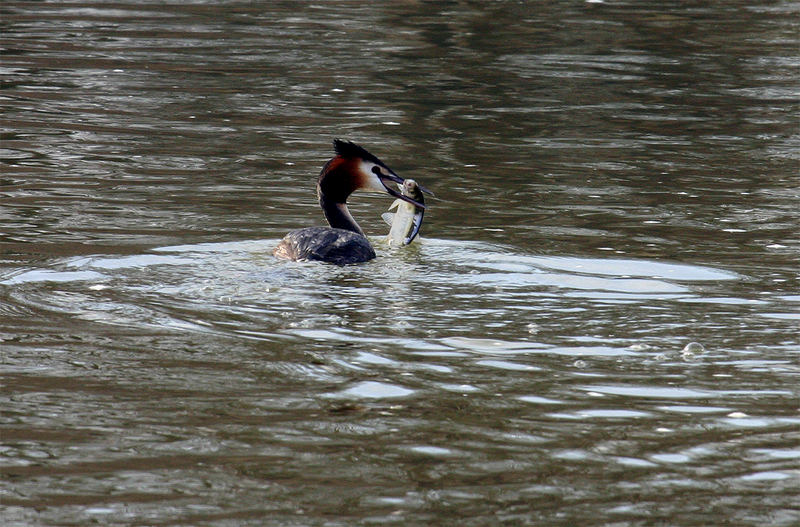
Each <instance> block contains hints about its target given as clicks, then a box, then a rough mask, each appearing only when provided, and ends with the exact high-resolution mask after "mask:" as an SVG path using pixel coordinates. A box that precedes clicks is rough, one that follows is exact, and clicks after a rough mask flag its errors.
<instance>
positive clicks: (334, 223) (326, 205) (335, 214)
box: [319, 194, 364, 236]
mask: <svg viewBox="0 0 800 527" xmlns="http://www.w3.org/2000/svg"><path fill="white" fill-rule="evenodd" d="M319 206H320V207H322V212H323V213H325V219H326V220H328V225H330V226H331V227H333V228H334V229H344V230H346V231H352V232H355V233H358V234H360V235H362V236H364V231H362V230H361V227H359V226H358V223H356V220H355V219H353V216H352V215H351V214H350V211H349V210H347V204H346V203H342V202H339V201H333V200H329V199H327V198H326V196H325V195H324V194H320V196H319Z"/></svg>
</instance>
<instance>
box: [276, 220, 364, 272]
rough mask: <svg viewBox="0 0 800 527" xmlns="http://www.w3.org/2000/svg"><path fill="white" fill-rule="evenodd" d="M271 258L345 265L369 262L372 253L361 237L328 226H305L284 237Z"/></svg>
mask: <svg viewBox="0 0 800 527" xmlns="http://www.w3.org/2000/svg"><path fill="white" fill-rule="evenodd" d="M275 256H278V257H279V258H286V259H288V260H313V261H319V262H328V263H332V264H336V265H346V264H351V263H359V262H366V261H368V260H372V259H373V258H375V251H374V250H373V249H372V246H371V245H370V244H369V240H367V239H366V238H365V237H364V236H363V235H361V234H358V233H355V232H351V231H346V230H344V229H332V228H330V227H307V228H305V229H298V230H296V231H292V232H290V233H289V234H287V235H286V237H285V238H284V239H283V241H282V242H281V244H280V245H279V246H278V247H277V248H276V249H275Z"/></svg>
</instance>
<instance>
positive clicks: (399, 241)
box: [381, 179, 425, 247]
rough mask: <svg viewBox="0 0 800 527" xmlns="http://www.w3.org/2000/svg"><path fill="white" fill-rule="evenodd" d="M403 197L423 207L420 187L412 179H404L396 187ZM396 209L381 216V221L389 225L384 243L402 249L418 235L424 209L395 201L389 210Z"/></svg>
mask: <svg viewBox="0 0 800 527" xmlns="http://www.w3.org/2000/svg"><path fill="white" fill-rule="evenodd" d="M398 187H399V188H400V193H401V194H402V195H403V196H406V197H408V198H411V199H413V200H414V201H416V202H417V203H419V204H421V205H425V198H424V197H423V196H422V191H423V189H422V187H420V186H419V185H417V182H416V181H414V180H413V179H406V180H405V181H404V182H403V184H402V185H398ZM395 208H396V209H397V212H395V213H392V212H384V213H383V214H381V217H382V218H383V221H385V222H386V223H388V224H389V225H391V229H389V234H388V235H387V236H386V241H387V242H388V243H389V247H402V246H403V245H408V244H409V243H411V242H412V241H413V240H414V238H415V237H416V236H417V234H418V233H419V228H420V227H421V226H422V216H423V215H424V214H425V209H423V208H422V207H418V206H416V205H414V204H413V203H409V202H407V201H403V200H400V199H398V200H395V202H394V203H392V204H391V206H390V207H389V210H392V209H395Z"/></svg>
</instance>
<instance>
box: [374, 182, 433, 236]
mask: <svg viewBox="0 0 800 527" xmlns="http://www.w3.org/2000/svg"><path fill="white" fill-rule="evenodd" d="M378 179H380V180H381V183H383V186H384V188H385V189H386V192H387V193H389V195H390V196H394V197H395V198H397V199H402V200H403V201H407V202H408V203H411V204H412V205H414V206H415V207H418V208H420V209H425V204H424V203H420V202H419V201H417V200H415V199H412V198H409V197H408V196H404V195H402V194H401V193H399V192H398V191H397V190H395V189H393V188H392V187H390V186H389V183H388V182H389V181H393V182H395V183H397V184H398V185H402V184H403V181H405V180H404V179H403V178H401V177H400V176H398V175H397V174H395V173H394V172H392V173H390V174H388V175H386V174H378ZM419 188H420V190H422V191H423V192H425V190H424V189H423V188H422V187H419ZM428 193H429V194H430V192H428ZM412 238H413V237H412Z"/></svg>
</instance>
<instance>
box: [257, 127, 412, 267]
mask: <svg viewBox="0 0 800 527" xmlns="http://www.w3.org/2000/svg"><path fill="white" fill-rule="evenodd" d="M333 149H334V150H335V151H336V156H334V157H333V159H331V160H330V161H328V162H327V163H325V166H324V167H322V172H320V175H319V179H318V180H317V197H318V198H319V206H320V207H322V211H323V212H324V213H325V219H327V220H328V224H330V227H307V228H305V229H298V230H296V231H292V232H290V233H289V234H287V235H286V236H285V237H284V238H283V240H281V242H280V243H279V244H278V246H277V247H276V248H275V251H274V252H273V254H275V256H277V257H278V258H285V259H288V260H318V261H322V262H330V263H334V264H338V265H345V264H351V263H359V262H366V261H367V260H371V259H373V258H375V251H374V250H373V249H372V245H370V243H369V240H367V237H366V236H365V235H364V231H362V230H361V227H359V226H358V223H356V220H354V219H353V216H352V215H351V214H350V211H349V210H347V198H348V196H350V194H352V193H353V192H355V191H356V190H358V189H364V190H371V191H374V192H386V193H387V194H389V195H391V196H394V197H396V198H398V199H402V200H404V201H407V202H409V203H412V204H413V205H415V206H417V207H421V208H423V209H424V208H425V205H423V204H422V203H419V202H417V201H415V200H414V199H412V198H410V197H408V196H404V195H402V194H401V193H400V192H398V191H397V190H394V189H393V188H391V187H390V186H389V185H390V182H394V183H401V184H402V183H403V181H404V180H403V178H401V177H400V176H398V175H397V174H395V173H394V172H393V171H392V169H390V168H389V167H387V166H386V165H385V164H384V163H383V162H382V161H381V160H380V159H378V158H377V157H375V156H374V155H372V154H370V153H369V152H367V151H366V150H365V149H364V148H362V147H360V146H358V145H357V144H355V143H352V142H350V141H342V140H340V139H335V140H334V141H333ZM414 234H416V233H414ZM412 238H413V236H412Z"/></svg>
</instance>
